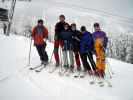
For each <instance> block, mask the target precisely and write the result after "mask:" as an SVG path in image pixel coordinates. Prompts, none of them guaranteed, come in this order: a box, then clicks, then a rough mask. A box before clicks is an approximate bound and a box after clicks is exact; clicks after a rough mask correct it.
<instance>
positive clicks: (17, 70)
mask: <svg viewBox="0 0 133 100" xmlns="http://www.w3.org/2000/svg"><path fill="white" fill-rule="evenodd" d="M29 44H30V40H29V39H27V38H24V37H18V36H14V35H11V36H10V37H6V36H3V35H0V45H1V49H0V57H1V58H0V100H73V99H76V100H133V96H132V92H133V85H132V84H133V78H132V73H133V65H131V64H127V63H123V62H120V61H117V60H114V59H108V61H109V63H110V66H111V68H112V70H113V71H114V73H115V74H114V75H113V78H112V79H109V81H110V82H111V83H112V85H113V87H112V88H111V87H108V86H107V83H105V87H103V88H102V87H99V85H97V84H94V85H90V84H89V82H90V81H91V80H92V78H90V77H89V76H86V77H85V78H83V79H74V78H73V77H72V76H70V77H67V76H64V77H60V76H59V75H58V70H57V71H56V72H54V73H53V74H50V73H48V71H49V68H52V67H53V64H54V61H53V60H52V62H53V63H51V64H50V65H49V66H48V67H47V68H46V69H44V70H43V71H42V72H41V73H38V74H37V73H35V72H34V71H33V72H32V71H29V70H28V68H29V66H27V64H28V52H29ZM52 50H53V48H52V44H51V43H48V48H47V51H48V54H49V56H51V54H52ZM39 64H40V61H39V57H38V55H37V52H36V49H35V48H34V47H33V46H32V53H31V66H33V67H34V66H36V65H39ZM107 74H108V73H107Z"/></svg>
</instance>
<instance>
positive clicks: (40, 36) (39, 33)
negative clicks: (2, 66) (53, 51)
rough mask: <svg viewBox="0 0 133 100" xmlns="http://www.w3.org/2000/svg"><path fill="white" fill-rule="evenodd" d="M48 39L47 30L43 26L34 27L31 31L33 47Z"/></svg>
mask: <svg viewBox="0 0 133 100" xmlns="http://www.w3.org/2000/svg"><path fill="white" fill-rule="evenodd" d="M47 37H48V30H47V28H46V27H44V26H41V27H40V26H35V27H34V28H33V30H32V38H33V40H34V44H35V45H42V44H44V38H47Z"/></svg>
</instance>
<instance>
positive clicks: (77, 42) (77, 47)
mask: <svg viewBox="0 0 133 100" xmlns="http://www.w3.org/2000/svg"><path fill="white" fill-rule="evenodd" d="M72 33H73V35H72V40H73V49H74V51H79V50H80V40H81V38H82V33H81V32H80V31H78V30H75V31H72Z"/></svg>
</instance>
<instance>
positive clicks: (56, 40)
mask: <svg viewBox="0 0 133 100" xmlns="http://www.w3.org/2000/svg"><path fill="white" fill-rule="evenodd" d="M59 20H60V21H59V22H58V23H57V24H56V25H55V35H54V57H55V61H56V67H58V66H59V64H60V58H59V54H58V50H59V46H61V47H62V41H61V40H60V33H61V32H62V31H63V30H64V24H65V23H66V22H65V16H64V15H60V16H59Z"/></svg>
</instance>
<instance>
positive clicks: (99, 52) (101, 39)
mask: <svg viewBox="0 0 133 100" xmlns="http://www.w3.org/2000/svg"><path fill="white" fill-rule="evenodd" d="M94 30H95V32H94V33H93V35H92V36H93V39H94V48H95V53H96V67H97V71H98V73H99V77H101V78H104V76H105V50H106V48H107V43H108V37H107V36H106V33H105V32H103V31H101V28H100V25H99V23H94Z"/></svg>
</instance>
